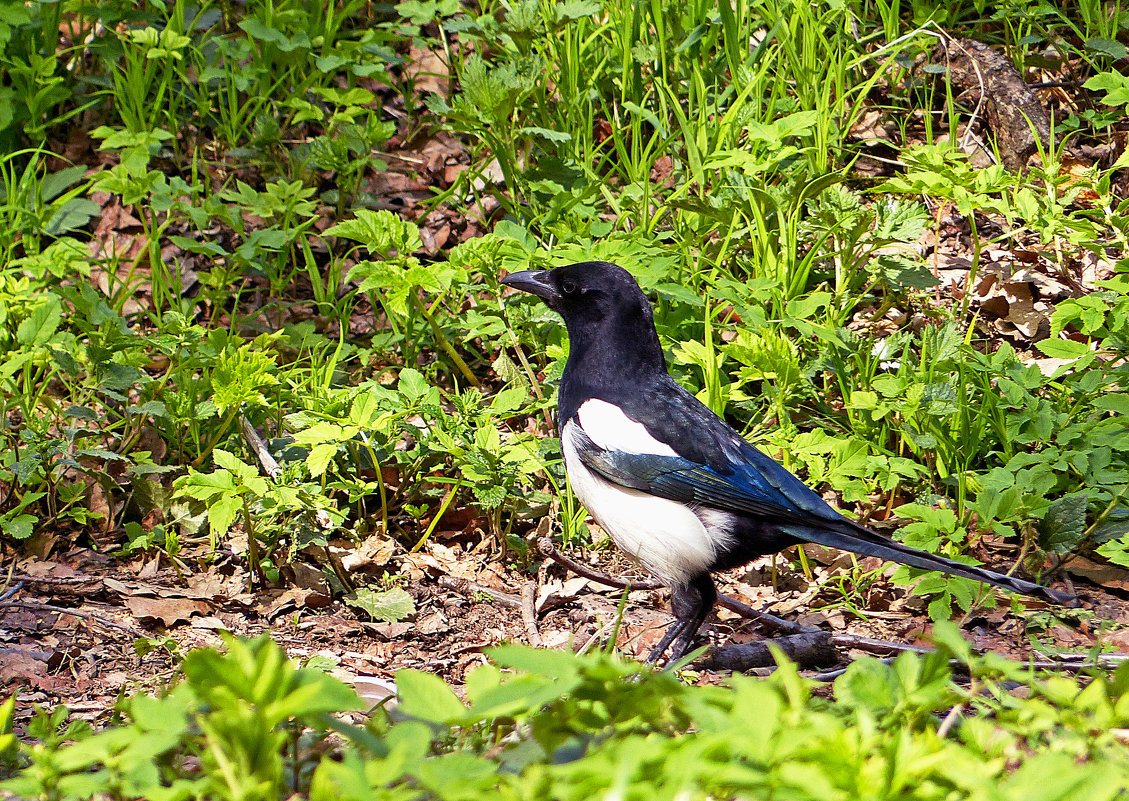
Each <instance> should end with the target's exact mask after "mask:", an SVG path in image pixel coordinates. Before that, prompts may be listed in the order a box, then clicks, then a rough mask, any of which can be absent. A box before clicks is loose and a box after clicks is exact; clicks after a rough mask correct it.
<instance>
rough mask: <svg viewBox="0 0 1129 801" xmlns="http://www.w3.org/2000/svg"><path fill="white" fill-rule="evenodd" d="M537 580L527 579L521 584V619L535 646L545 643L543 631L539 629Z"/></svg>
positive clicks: (530, 642)
mask: <svg viewBox="0 0 1129 801" xmlns="http://www.w3.org/2000/svg"><path fill="white" fill-rule="evenodd" d="M536 601H537V582H535V581H527V582H525V584H523V585H521V621H522V623H524V624H525V633H526V636H528V637H529V644H530V645H532V646H533V647H534V648H540V647H542V646H543V645H544V642H543V641H542V640H541V632H539V631H538V630H537V609H536V608H535V606H534V604H535V603H536Z"/></svg>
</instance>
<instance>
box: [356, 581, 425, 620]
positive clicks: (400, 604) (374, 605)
mask: <svg viewBox="0 0 1129 801" xmlns="http://www.w3.org/2000/svg"><path fill="white" fill-rule="evenodd" d="M345 603H347V604H349V606H351V607H353V608H354V609H360V610H361V611H362V612H365V613H366V614H368V616H369V617H370V618H372V619H373V620H383V621H385V622H387V623H396V622H399V621H401V620H403V619H404V618H406V617H408V615H411V614H413V613H414V612H415V611H416V603H415V601H414V600H412V596H410V595H408V593H407V592H406V591H405V590H404V589H403V588H401V587H394V588H393V589H391V590H385V591H383V592H380V591H377V590H371V589H369V588H367V587H361V588H359V589H358V590H357V591H356V592H354V593H352V594H351V595H347V596H345Z"/></svg>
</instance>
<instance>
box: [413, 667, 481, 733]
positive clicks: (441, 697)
mask: <svg viewBox="0 0 1129 801" xmlns="http://www.w3.org/2000/svg"><path fill="white" fill-rule="evenodd" d="M396 691H397V695H398V697H399V701H400V704H399V709H400V711H401V712H403V713H404V714H405V715H408V716H410V717H413V718H417V719H419V720H424V721H427V722H429V723H441V724H450V723H454V722H456V721H459V720H461V719H462V718H463V716H464V715H466V707H465V706H463V702H462V701H460V700H459V698H458V696H456V695H455V692H454V690H452V689H451V688H450V687H449V686H448V685H447V682H445V681H443V679H441V678H439V677H438V676H436V675H435V674H433V673H424V672H423V671H421V670H401V671H399V672H398V673H397V674H396Z"/></svg>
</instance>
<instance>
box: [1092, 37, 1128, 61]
mask: <svg viewBox="0 0 1129 801" xmlns="http://www.w3.org/2000/svg"><path fill="white" fill-rule="evenodd" d="M1086 49H1087V50H1092V51H1094V52H1095V53H1101V54H1102V55H1103V56H1109V57H1110V58H1112V59H1115V60H1117V61H1121V60H1122V59H1125V58H1129V48H1126V47H1125V45H1123V44H1121V42H1119V41H1117V40H1116V39H1106V38H1105V37H1103V36H1095V37H1093V38H1092V39H1087V40H1086Z"/></svg>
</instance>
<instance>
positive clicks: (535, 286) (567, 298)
mask: <svg viewBox="0 0 1129 801" xmlns="http://www.w3.org/2000/svg"><path fill="white" fill-rule="evenodd" d="M502 283H503V284H505V285H506V286H512V287H513V288H514V289H520V290H522V291H523V292H529V293H531V294H534V295H536V296H537V297H539V298H541V300H543V301H545V303H546V305H548V307H549V308H550V309H552V310H553V311H555V312H557V313H558V314H560V316H561V317H563V318H564V322H565V327H566V328H568V337H569V342H570V348H569V358H568V365H567V366H566V367H565V377H564V380H563V381H562V387H564V386H565V385H566V384H569V383H570V381H569V380H568V379H569V377H570V376H572V377H573V383H575V382H581V381H583V382H585V383H591V382H598V381H602V380H606V381H608V382H618V381H623V380H626V379H629V378H635V379H645V378H647V377H649V376H651V375H657V374H660V373H661V374H662V375H666V361H665V359H664V358H663V354H662V348H661V347H660V345H659V337H658V334H657V333H655V323H654V318H653V316H652V314H651V304H650V303H649V302H648V301H647V296H646V295H644V294H643V290H642V289H640V288H639V284H638V283H636V281H635V279H634V278H633V277H632V276H631V273H629V272H627V270H625V269H623V268H622V267H619V266H617V265H615V264H611V263H609V262H606V261H586V262H581V263H580V264H569V265H567V266H565V267H557V268H555V269H552V270H526V271H524V272H520V273H513V274H511V275H508V276H506V277H505V278H504V279H502Z"/></svg>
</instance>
